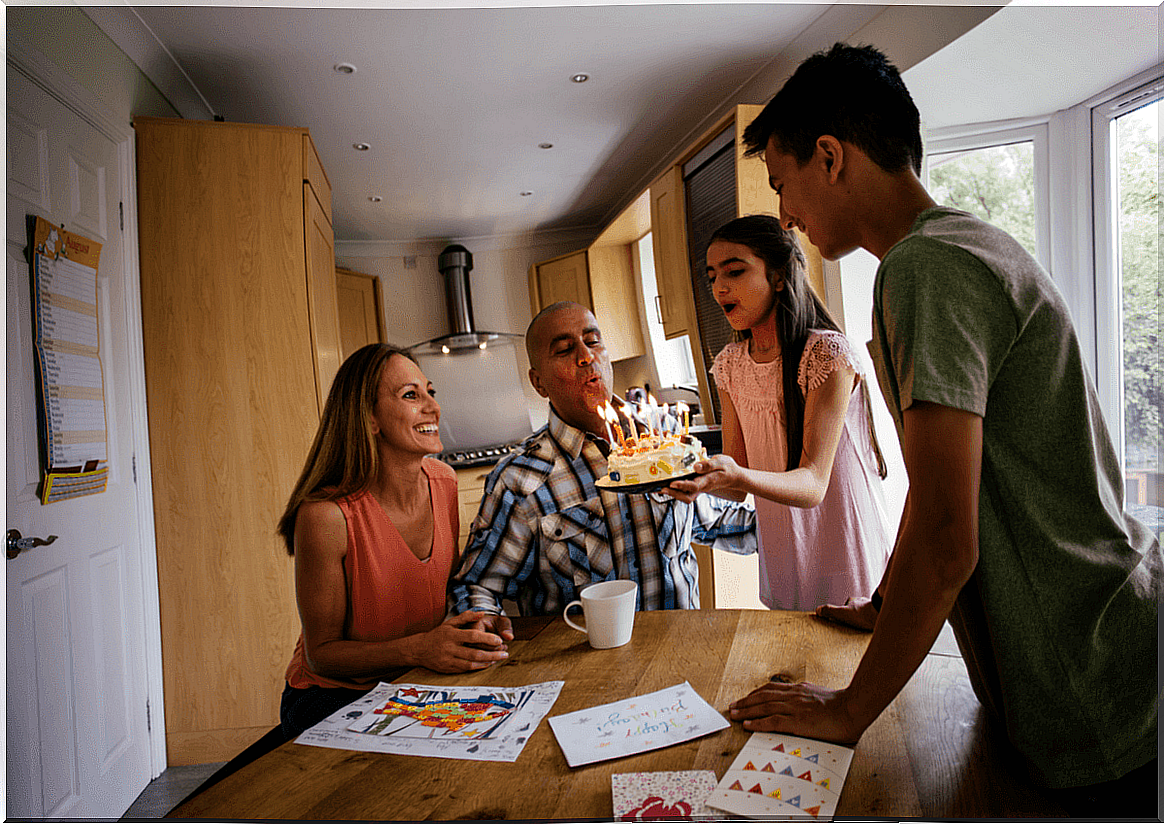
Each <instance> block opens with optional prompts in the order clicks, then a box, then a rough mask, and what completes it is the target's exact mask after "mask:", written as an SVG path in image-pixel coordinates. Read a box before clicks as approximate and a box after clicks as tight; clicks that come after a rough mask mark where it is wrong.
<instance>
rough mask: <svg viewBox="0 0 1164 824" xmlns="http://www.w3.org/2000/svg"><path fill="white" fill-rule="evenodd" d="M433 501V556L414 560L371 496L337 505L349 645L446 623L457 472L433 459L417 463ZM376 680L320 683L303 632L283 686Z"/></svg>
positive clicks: (365, 685)
mask: <svg viewBox="0 0 1164 824" xmlns="http://www.w3.org/2000/svg"><path fill="white" fill-rule="evenodd" d="M422 468H423V470H424V473H425V474H426V475H427V476H428V488H429V497H430V499H431V501H432V515H433V533H432V554H431V555H430V556H429V557H428V558H427V559H426V560H424V561H421V560H419V559H418V558H417V557H416V556H415V555H414V554H413V553H412V550H410V549H409V548H408V544H406V543H405V542H404V538H402V537H401V535H400V532H399V531H398V530H397V529H396V526H395V525H394V524H393V523H392V522H391V521H390V520H389V519H388V516H387V515H386V514H385V513H384V510H383V509H382V508H381V506H380V504H379V503H377V502H376V499H375V498H373V497H372V495H371V494H370V493H367V492H365V493H362V494H360V495H356V496H353V497H350V498H341V499H339V500H337V501H336V503H337V504H338V505H339V508H340V510H341V511H342V512H343V513H344V518H346V519H347V522H348V548H347V554H346V555H345V556H344V573H345V576H346V578H347V582H348V616H347V619H346V620H345V624H346V626H345V629H344V637H345V638H347V639H350V640H352V641H391V640H393V639H396V638H403V637H405V636H408V635H415V634H416V633H418V632H428V631H429V630H431V629H434V628H435V627H437V626H438V625H439V624H440V623H441V621H443V620H444V618H445V610H446V606H445V591H446V587H447V585H448V581H449V575H450V574H451V573H452V569H453V562H454V561H455V560H456V555H457V536H458V534H459V532H460V529H461V524H460V512H459V511H458V507H457V475H456V473H455V472H454V471H453V470H452V468H451V467H449V466H447V465H446V464H443V463H441V462H440V461H438V460H436V459H434V458H425V459H424V461H423V462H422ZM378 680H379V679H378V678H369V679H363V680H361V681H346V680H342V679H335V678H327V677H325V676H322V675H317V674H316V673H314V672H312V671H311V669H310V668H309V667H308V666H307V658H306V655H305V654H304V648H303V633H302V632H300V634H299V640H298V642H296V644H295V652H294V653H293V654H292V656H291V663H290V665H289V666H288V667H287V683H288V684H290V685H291V686H292V687H293V688H295V689H304V688H306V687H311V686H320V687H344V688H347V689H362V690H366V689H371V688H372V687H374V686H375V685H376V683H377V681H378Z"/></svg>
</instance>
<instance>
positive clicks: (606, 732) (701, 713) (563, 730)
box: [550, 681, 731, 767]
mask: <svg viewBox="0 0 1164 824" xmlns="http://www.w3.org/2000/svg"><path fill="white" fill-rule="evenodd" d="M729 726H731V725H730V724H729V723H728V722H727V720H726V719H725V718H724V717H723V716H722V715H720V714H719V713H718V712H716V711H715V709H714V708H713V707H712V706H711V705H710V704H708V703H707V702H706V701H704V700H703V698H701V697H700V695H699V693H697V692H696V691H695V690H694V689H692V688H691V685H690V684H688V683H687V682H686V681H684V682H683V683H682V684H676V685H675V686H673V687H668V688H667V689H664V690H659V691H658V692H652V693H650V694H648V695H640V696H637V697H635V698H628V699H626V700H625V701H615V702H614V703H612V704H602V705H601V706H597V707H591V708H590V709H587V710H579V711H577V712H571V713H567V714H566V715H557V716H554V717H552V718H551V719H550V729H552V730H553V731H554V736H555V737H556V738H557V739H558V746H560V747H561V748H562V753H563V754H564V755H565V756H566V763H567V764H569V765H570V766H571V767H577V766H579V765H581V764H593V763H594V762H595V761H607V760H609V759H611V758H622V757H623V756H626V755H635V754H636V753H640V752H647V751H648V750H657V749H660V748H662V747H669V746H671V745H672V744H679V743H682V742H683V741H690V740H691V739H692V738H700V737H702V736H704V735H708V734H709V733H713V732H715V731H716V730H722V729H725V728H727V727H729Z"/></svg>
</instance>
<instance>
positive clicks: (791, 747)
mask: <svg viewBox="0 0 1164 824" xmlns="http://www.w3.org/2000/svg"><path fill="white" fill-rule="evenodd" d="M852 760H853V750H852V749H850V748H849V747H842V746H841V745H839V744H830V743H828V742H825V741H816V740H814V739H811V738H798V737H796V736H792V735H781V734H779V733H768V732H757V733H752V737H751V738H749V739H748V743H746V744H745V745H744V746H743V748H742V749H741V750H740V752H739V755H737V756H736V759H735V761H733V762H732V765H731V767H729V768H728V771H727V772H726V773H724V776H723V778H721V779H720V781H719V785H718V786H717V787H716V788H715V790H714V791H713V792H712V793H711V795H710V796H709V797H708V799H707V805H708V806H709V807H714V808H716V809H717V810H723V811H725V812H729V813H735V814H737V815H743V816H747V817H748V818H762V819H764V820H772V819H778V820H780V819H795V820H802V821H831V820H832V817H833V814H834V813H835V812H836V809H837V801H838V800H839V799H840V796H841V788H842V787H843V786H844V784H845V777H846V776H847V775H848V773H849V764H850V762H852Z"/></svg>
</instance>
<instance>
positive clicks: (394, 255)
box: [336, 232, 593, 428]
mask: <svg viewBox="0 0 1164 824" xmlns="http://www.w3.org/2000/svg"><path fill="white" fill-rule="evenodd" d="M591 240H593V237H592V236H589V235H586V234H581V233H577V232H558V233H547V234H544V235H516V236H508V237H480V238H462V239H454V240H449V241H447V242H446V241H417V242H415V243H395V242H385V243H377V242H360V241H342V240H341V241H336V265H337V266H342V267H344V268H347V269H352V270H354V271H356V272H362V273H364V274H366V275H376V276H378V277H379V278H380V286H381V291H382V294H383V300H384V321H385V328H386V330H387V332H386V337H387V339H388V342H389V343H394V344H397V345H400V346H410V345H412V344H416V343H421V342H422V341H426V340H429V339H430V338H435V337H438V336H440V335H446V334H448V333H450V332H451V331H452V329H451V328H450V327H449V321H448V313H447V310H446V308H445V293H444V289H445V286H444V276H443V275H442V274H441V273H440V270H438V269H437V258H438V257H439V256H440V253H441V250H443V249H444V248H445V246H447V245H449V244H452V243H457V244H460V245H461V246H464V247H465V248H466V249H468V250H469V252H470V253H471V254H472V255H473V269H472V271H471V272H470V273H469V288H470V293H471V295H472V301H473V321H474V325H475V326H476V328H477V330H478V331H483V332H512V333H516V334H524V333H525V330H526V327H527V326H529V322H530V320H531V319H532V318H531V315H530V305H529V268H530V266H532V265H533V264H534V263H540V262H541V261H544V260H549V259H550V258H553V257H557V256H558V255H564V254H567V253H569V252H573V251H577V250H578V249H582V248H584V247H585V246H586V245H587V244H588V243H589V242H590V241H591ZM517 357H518V370H519V372H520V373H521V383H522V389H523V391H524V393H525V400H526V405H527V407H528V408H529V413H530V423H531V425H532V426H533V427H534V428H537V427H540V426H541V425H542V424H544V423H545V422H546V416H547V414H548V411H549V406H548V405H547V402H546V400H545V399H544V398H542V397H540V396H539V395H538V394H537V392H535V391H534V389H533V387H532V386H530V384H529V381H528V380H527V379H526V374H527V373H528V371H529V359H528V357H527V356H526V353H525V347H524V346H518V347H517ZM437 391H438V392H440V391H441V387H437ZM445 391H447V390H445Z"/></svg>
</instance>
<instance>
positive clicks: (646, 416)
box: [637, 401, 655, 436]
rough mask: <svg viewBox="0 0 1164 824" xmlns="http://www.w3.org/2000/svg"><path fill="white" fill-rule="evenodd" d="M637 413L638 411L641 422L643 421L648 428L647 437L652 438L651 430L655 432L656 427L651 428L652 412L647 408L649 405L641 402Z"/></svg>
mask: <svg viewBox="0 0 1164 824" xmlns="http://www.w3.org/2000/svg"><path fill="white" fill-rule="evenodd" d="M637 411H638V416H639V420H640V421H642V424H643V426H644V427H646V429H647V435H648V436H650V435H651V434H652V432H651V430H653V429H654V428H655V427H653V426H651V413H650V410H649V409H648V408H647V405H646V404H645V403H643V402H642V401H639V405H638V410H637Z"/></svg>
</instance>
